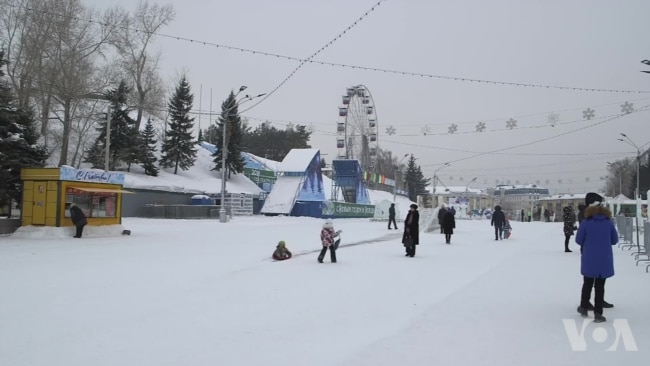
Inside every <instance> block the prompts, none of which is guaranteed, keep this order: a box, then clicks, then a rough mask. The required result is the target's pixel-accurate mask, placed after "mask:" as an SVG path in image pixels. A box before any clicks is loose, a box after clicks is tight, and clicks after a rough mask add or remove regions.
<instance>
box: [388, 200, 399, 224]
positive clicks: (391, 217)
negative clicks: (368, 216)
mask: <svg viewBox="0 0 650 366" xmlns="http://www.w3.org/2000/svg"><path fill="white" fill-rule="evenodd" d="M391 223H392V224H393V225H395V230H397V222H396V221H395V204H394V203H391V204H390V208H389V209H388V230H390V224H391Z"/></svg>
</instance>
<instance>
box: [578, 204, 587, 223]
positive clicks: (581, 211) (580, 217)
mask: <svg viewBox="0 0 650 366" xmlns="http://www.w3.org/2000/svg"><path fill="white" fill-rule="evenodd" d="M585 208H587V206H585V205H583V204H582V203H581V204H579V205H578V224H582V220H584V219H585Z"/></svg>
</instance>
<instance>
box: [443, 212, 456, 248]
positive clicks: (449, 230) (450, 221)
mask: <svg viewBox="0 0 650 366" xmlns="http://www.w3.org/2000/svg"><path fill="white" fill-rule="evenodd" d="M441 226H442V228H443V232H444V233H445V242H446V243H447V244H451V236H452V235H453V234H454V229H455V228H456V219H455V218H454V214H453V212H451V211H448V212H447V213H446V214H445V217H444V218H443V219H442V225H441Z"/></svg>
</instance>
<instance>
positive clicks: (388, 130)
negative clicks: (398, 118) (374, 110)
mask: <svg viewBox="0 0 650 366" xmlns="http://www.w3.org/2000/svg"><path fill="white" fill-rule="evenodd" d="M395 132H397V131H395V127H393V126H388V127H386V134H387V135H388V136H393V135H394V134H395Z"/></svg>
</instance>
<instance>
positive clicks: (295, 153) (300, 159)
mask: <svg viewBox="0 0 650 366" xmlns="http://www.w3.org/2000/svg"><path fill="white" fill-rule="evenodd" d="M318 152H319V150H318V149H291V151H289V153H288V154H287V156H285V157H284V159H283V160H282V163H281V164H280V167H279V169H278V170H279V171H281V172H304V171H305V170H307V167H308V166H309V163H311V160H312V159H313V158H314V155H316V154H317V153H318Z"/></svg>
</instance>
